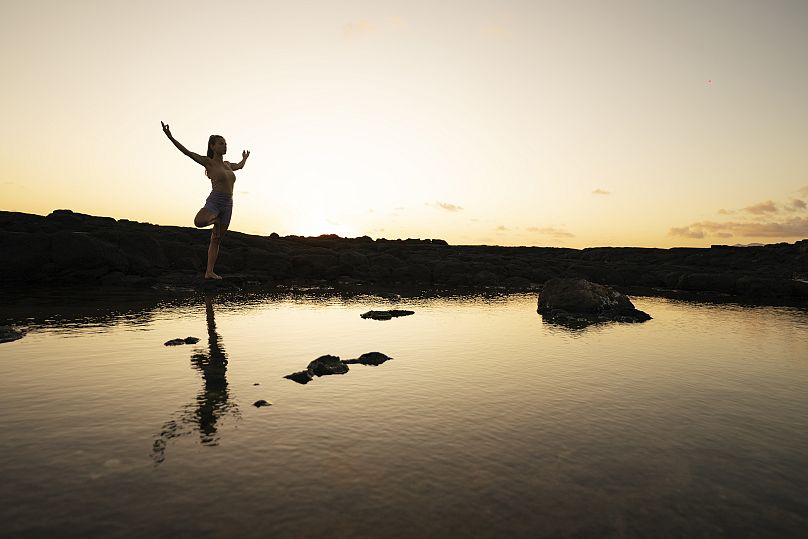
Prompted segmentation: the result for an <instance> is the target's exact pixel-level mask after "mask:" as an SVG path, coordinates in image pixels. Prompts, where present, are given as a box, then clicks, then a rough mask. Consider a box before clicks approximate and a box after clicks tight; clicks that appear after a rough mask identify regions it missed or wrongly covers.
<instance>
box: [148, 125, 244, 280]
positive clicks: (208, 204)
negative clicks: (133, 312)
mask: <svg viewBox="0 0 808 539" xmlns="http://www.w3.org/2000/svg"><path fill="white" fill-rule="evenodd" d="M160 124H161V125H162V126H163V132H164V133H165V134H166V136H167V137H168V140H170V141H171V142H173V143H174V146H176V147H177V148H178V149H179V150H180V151H181V152H182V153H184V154H185V155H187V156H188V157H190V158H191V159H193V160H194V161H196V162H197V163H199V164H200V165H202V166H203V167H205V175H206V176H207V177H208V178H210V184H211V187H212V191H211V192H210V195H209V196H208V199H207V200H206V201H205V206H204V207H203V208H202V209H201V210H199V212H197V214H196V217H194V226H196V227H199V228H202V227H205V226H208V225H211V224H212V225H213V232H212V233H211V235H210V246H209V247H208V267H207V269H206V270H205V279H221V277H220V276H218V275H216V273H214V272H213V266H214V265H216V258H217V257H218V256H219V245H220V244H221V243H222V237H224V233H225V232H227V227H228V226H229V225H230V217H231V215H232V214H233V184H234V183H235V182H236V175H235V174H233V171H234V170H239V169H241V168H243V167H244V163H246V162H247V158H248V157H249V156H250V152H249V151H247V150H244V151H243V152H241V162H239V163H228V162H227V161H225V160H223V159H222V156H223V155H224V154H226V153H227V142H226V141H225V140H224V137H222V136H221V135H211V136H210V138H209V139H208V154H207V156H202V155H199V154H195V153H194V152H191V151H188V150H187V149H186V148H185V146H183V145H182V144H180V143H179V142H177V139H175V138H174V137H173V136H171V131H170V130H169V128H168V124H164V123H163V122H160Z"/></svg>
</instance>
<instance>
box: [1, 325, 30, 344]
mask: <svg viewBox="0 0 808 539" xmlns="http://www.w3.org/2000/svg"><path fill="white" fill-rule="evenodd" d="M24 336H25V331H24V330H20V329H15V328H13V327H11V326H0V343H2V342H11V341H16V340H18V339H22V338H23V337H24Z"/></svg>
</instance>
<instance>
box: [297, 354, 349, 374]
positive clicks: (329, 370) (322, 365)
mask: <svg viewBox="0 0 808 539" xmlns="http://www.w3.org/2000/svg"><path fill="white" fill-rule="evenodd" d="M306 371H308V373H309V374H310V375H312V376H328V375H330V374H345V373H346V372H348V365H346V364H345V363H344V362H342V361H340V359H339V357H338V356H331V355H325V356H320V357H318V358H317V359H315V360H314V361H312V362H311V363H309V365H308V367H306Z"/></svg>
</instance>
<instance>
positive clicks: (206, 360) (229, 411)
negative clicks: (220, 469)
mask: <svg viewBox="0 0 808 539" xmlns="http://www.w3.org/2000/svg"><path fill="white" fill-rule="evenodd" d="M205 311H206V315H207V325H208V349H207V351H202V350H200V349H197V350H195V351H194V353H193V355H192V356H191V366H192V367H193V368H194V369H196V370H198V371H199V372H200V373H201V374H202V379H203V381H204V385H203V387H202V390H201V391H200V392H199V394H197V396H196V399H195V400H194V401H193V402H191V403H190V404H188V405H187V406H185V407H184V408H183V409H182V410H181V411H180V412H179V417H178V418H175V419H171V420H169V421H167V422H166V423H165V424H164V425H163V428H162V431H161V432H160V434H159V435H158V436H157V438H156V439H155V441H154V444H153V447H152V458H153V459H154V461H155V462H156V463H158V464H159V463H161V462H163V461H164V460H165V458H166V449H167V447H168V443H169V441H170V440H171V439H173V438H178V437H181V436H187V435H190V434H193V433H194V432H198V433H199V438H200V441H201V442H202V445H217V444H218V441H219V434H218V431H217V425H216V424H217V422H218V421H219V419H221V418H222V417H223V416H225V415H232V416H234V417H236V418H238V417H239V416H240V413H239V410H238V407H237V406H236V405H235V403H233V402H231V400H230V395H229V391H228V388H227V354H226V353H225V351H224V346H223V345H222V338H221V337H220V336H219V334H218V333H217V331H216V320H215V313H214V309H213V298H212V297H211V296H206V297H205Z"/></svg>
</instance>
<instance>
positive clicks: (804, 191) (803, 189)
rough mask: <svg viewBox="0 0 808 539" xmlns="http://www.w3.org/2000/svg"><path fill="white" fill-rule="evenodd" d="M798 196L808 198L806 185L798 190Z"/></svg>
mask: <svg viewBox="0 0 808 539" xmlns="http://www.w3.org/2000/svg"><path fill="white" fill-rule="evenodd" d="M800 194H801V195H805V196H807V197H808V185H806V186H805V187H803V188H802V189H800Z"/></svg>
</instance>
